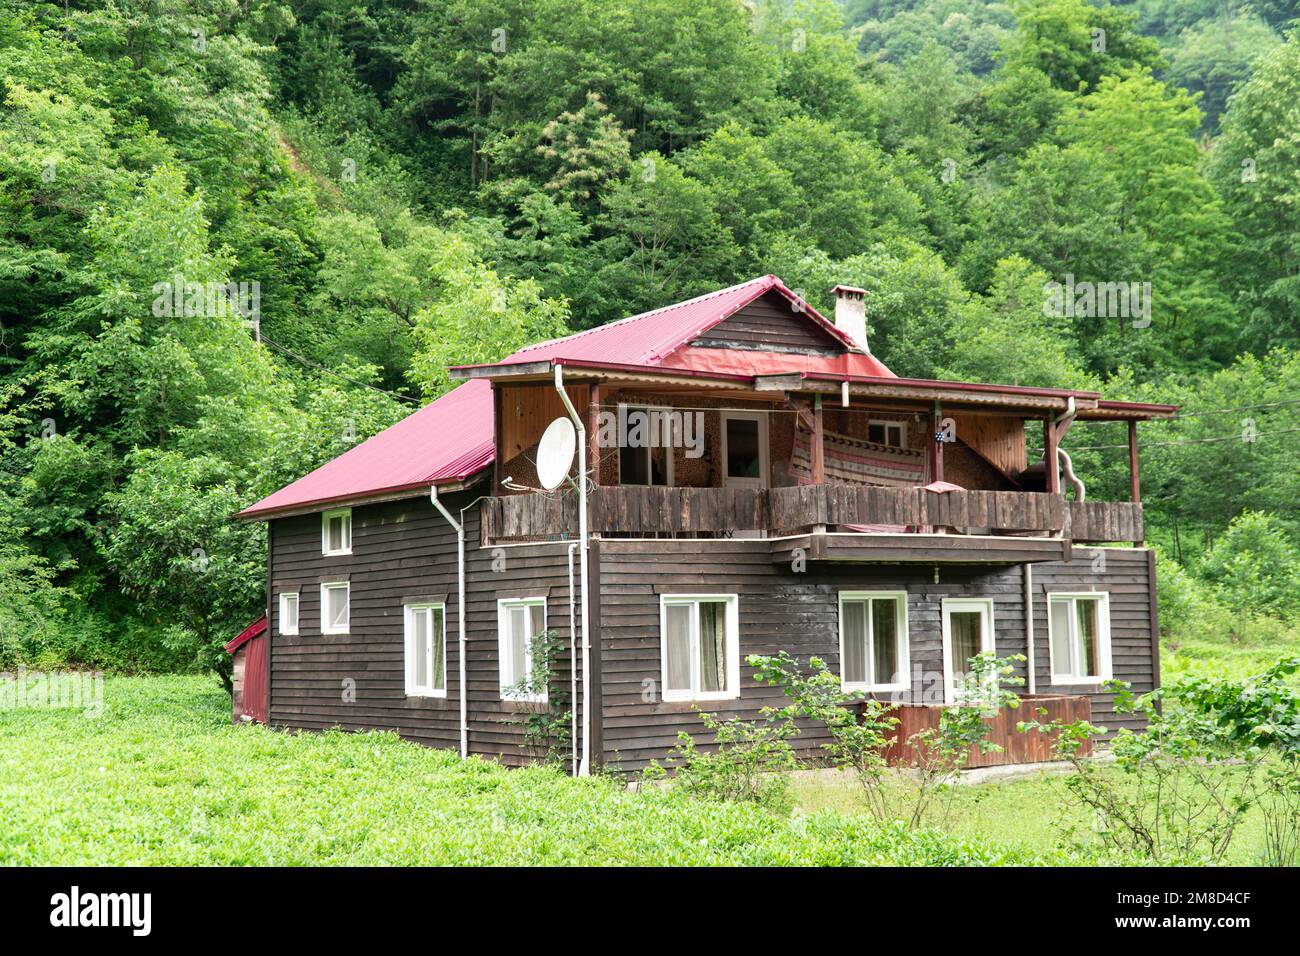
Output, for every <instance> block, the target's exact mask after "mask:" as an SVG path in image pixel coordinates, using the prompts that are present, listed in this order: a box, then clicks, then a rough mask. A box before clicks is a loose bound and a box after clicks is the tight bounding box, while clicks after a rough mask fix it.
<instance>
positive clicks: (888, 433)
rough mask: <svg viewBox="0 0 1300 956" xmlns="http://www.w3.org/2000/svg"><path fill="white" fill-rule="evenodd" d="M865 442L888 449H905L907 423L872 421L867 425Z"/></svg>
mask: <svg viewBox="0 0 1300 956" xmlns="http://www.w3.org/2000/svg"><path fill="white" fill-rule="evenodd" d="M867 441H869V442H875V443H876V444H877V445H888V446H889V447H890V448H906V447H907V423H906V422H889V421H874V422H869V423H868V424H867Z"/></svg>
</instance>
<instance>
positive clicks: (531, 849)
mask: <svg viewBox="0 0 1300 956" xmlns="http://www.w3.org/2000/svg"><path fill="white" fill-rule="evenodd" d="M229 713H230V711H229V698H228V697H226V695H225V694H224V693H222V692H221V691H220V690H219V689H218V688H217V686H216V683H215V681H214V680H213V679H212V678H210V677H209V678H198V677H153V678H109V679H108V680H107V681H106V682H105V709H104V712H103V714H102V715H100V716H98V717H88V716H84V715H82V714H81V713H79V712H76V711H71V710H66V711H53V710H5V711H0V863H3V864H64V865H86V864H178V865H188V864H218V865H225V864H497V865H501V864H543V865H545V864H642V865H660V864H687V865H696V864H700V865H707V864H760V865H783V864H835V865H852V864H958V865H962V864H1016V863H1035V862H1068V860H1066V859H1065V858H1062V857H1058V856H1056V855H1054V854H1052V853H1051V852H1049V851H1043V852H1033V851H1030V850H1028V849H1025V848H1024V847H1020V846H1017V847H1010V848H1005V847H1001V846H999V845H998V844H996V843H993V842H990V841H987V840H983V839H980V838H975V837H969V838H966V837H952V836H946V835H942V834H936V833H933V832H916V833H913V832H909V831H907V830H906V829H905V828H902V827H885V828H882V827H880V826H878V825H876V824H875V823H873V822H872V821H871V820H870V819H868V818H866V817H864V816H862V815H861V814H856V813H854V814H844V813H840V812H838V811H836V810H833V809H826V810H823V811H820V812H816V813H811V814H803V813H797V814H795V815H794V816H793V817H791V818H789V819H785V818H776V817H773V816H771V815H769V814H766V813H764V812H763V811H761V810H759V809H757V808H754V807H750V806H742V805H736V804H715V803H702V802H696V801H692V800H689V799H687V798H686V797H685V796H683V795H681V794H674V793H672V792H668V791H662V790H656V789H653V788H651V789H647V791H645V792H642V793H633V792H629V791H627V790H625V789H623V788H622V787H621V786H619V785H617V784H616V783H615V782H613V781H609V780H603V779H591V780H574V779H570V778H568V777H565V776H564V775H562V774H560V773H558V772H554V771H551V770H548V769H545V768H531V769H527V770H506V769H504V768H502V767H499V766H497V765H495V764H493V763H492V762H490V761H484V760H478V759H474V760H469V761H465V762H462V761H460V760H459V759H457V758H456V756H455V755H454V754H451V753H449V752H446V751H438V750H429V749H427V748H424V747H420V746H417V745H414V744H409V743H406V742H403V741H401V740H399V739H398V738H397V737H395V736H393V735H391V734H379V733H372V734H344V733H327V734H301V735H294V734H288V733H283V732H277V731H268V730H266V729H264V728H261V727H246V726H239V727H237V726H231V725H230V722H229Z"/></svg>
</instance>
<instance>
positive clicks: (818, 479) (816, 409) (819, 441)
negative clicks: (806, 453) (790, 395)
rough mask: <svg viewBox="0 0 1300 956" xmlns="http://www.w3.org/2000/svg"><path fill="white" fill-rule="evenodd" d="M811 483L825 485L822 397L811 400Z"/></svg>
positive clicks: (824, 435)
mask: <svg viewBox="0 0 1300 956" xmlns="http://www.w3.org/2000/svg"><path fill="white" fill-rule="evenodd" d="M812 483H813V484H814V485H824V484H826V431H825V428H824V426H823V424H822V397H821V396H820V395H817V396H814V398H813V435H812Z"/></svg>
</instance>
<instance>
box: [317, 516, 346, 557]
mask: <svg viewBox="0 0 1300 956" xmlns="http://www.w3.org/2000/svg"><path fill="white" fill-rule="evenodd" d="M321 553H322V554H325V555H332V554H351V553H352V509H351V508H342V509H340V510H338V511H326V512H325V513H324V514H323V515H321Z"/></svg>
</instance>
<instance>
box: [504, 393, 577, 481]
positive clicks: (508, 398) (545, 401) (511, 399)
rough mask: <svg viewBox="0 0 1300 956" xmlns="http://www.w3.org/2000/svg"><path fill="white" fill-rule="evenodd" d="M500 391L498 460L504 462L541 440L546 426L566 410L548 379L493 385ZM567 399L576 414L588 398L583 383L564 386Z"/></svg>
mask: <svg viewBox="0 0 1300 956" xmlns="http://www.w3.org/2000/svg"><path fill="white" fill-rule="evenodd" d="M494 387H495V388H499V389H500V390H501V447H502V453H501V461H502V463H503V464H504V463H506V462H509V461H511V460H512V459H514V458H515V457H516V456H518V455H519V454H520V453H521V452H524V451H526V450H527V449H529V448H531V447H532V446H533V445H536V444H537V442H538V441H540V440H541V437H542V432H544V431H546V426H547V425H549V424H550V423H551V422H553V421H555V419H557V418H567V417H568V415H569V413H568V411H567V410H566V409H565V407H564V403H563V402H561V401H560V396H559V395H558V394H556V391H555V386H554V385H553V384H551V383H550V382H536V383H531V384H528V385H497V386H494ZM564 390H565V391H566V392H568V393H569V400H570V401H572V402H573V407H574V408H576V409H577V410H578V413H579V414H584V413H585V410H586V408H587V405H588V403H589V401H590V399H589V397H588V396H589V392H590V389H589V388H588V387H587V386H586V385H566V386H565V387H564Z"/></svg>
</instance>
